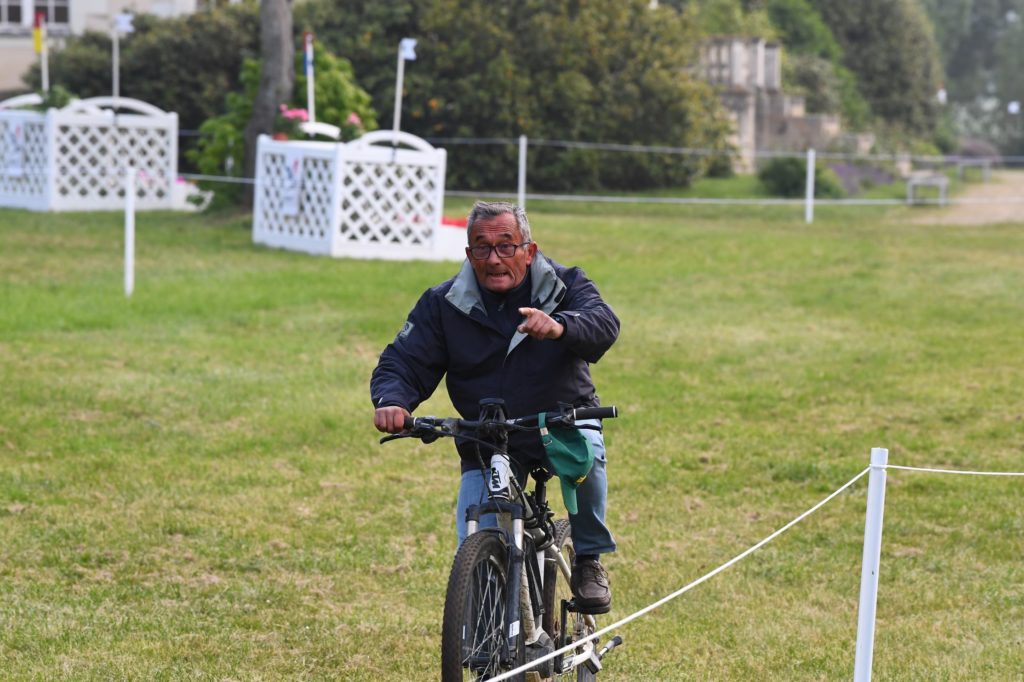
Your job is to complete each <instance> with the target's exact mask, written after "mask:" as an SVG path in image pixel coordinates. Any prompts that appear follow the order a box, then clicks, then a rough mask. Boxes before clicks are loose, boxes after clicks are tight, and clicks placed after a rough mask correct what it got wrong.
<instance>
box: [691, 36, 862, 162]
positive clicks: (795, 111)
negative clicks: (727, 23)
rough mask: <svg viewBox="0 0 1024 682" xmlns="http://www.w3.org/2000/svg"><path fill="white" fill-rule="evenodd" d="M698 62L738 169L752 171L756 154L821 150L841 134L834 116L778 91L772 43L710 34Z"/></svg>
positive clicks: (777, 59) (776, 49) (778, 53)
mask: <svg viewBox="0 0 1024 682" xmlns="http://www.w3.org/2000/svg"><path fill="white" fill-rule="evenodd" d="M700 65H701V70H702V72H703V77H704V79H705V80H706V81H707V82H708V83H710V84H711V85H713V86H715V89H716V90H717V91H718V94H719V97H720V98H721V100H722V103H723V104H724V105H725V107H726V108H727V109H728V111H729V113H730V117H731V118H732V121H733V137H732V140H731V141H732V143H733V145H734V146H735V148H736V149H737V151H738V153H739V159H738V162H737V166H738V167H737V168H736V170H738V171H741V172H752V171H754V170H756V168H755V165H756V161H757V154H758V152H764V151H803V150H805V149H807V148H808V147H814V148H816V149H822V148H825V147H827V146H828V145H829V144H830V143H832V142H833V141H835V140H836V139H837V138H838V137H839V136H840V134H841V132H842V131H841V128H840V123H839V117H838V116H834V115H830V114H807V113H806V112H805V110H804V98H803V97H799V96H793V95H787V94H786V93H784V92H783V91H782V48H781V46H780V45H779V44H778V43H772V42H766V41H764V40H762V39H760V38H738V37H720V38H714V39H712V40H709V41H708V42H706V43H705V44H704V45H703V46H702V48H701V60H700Z"/></svg>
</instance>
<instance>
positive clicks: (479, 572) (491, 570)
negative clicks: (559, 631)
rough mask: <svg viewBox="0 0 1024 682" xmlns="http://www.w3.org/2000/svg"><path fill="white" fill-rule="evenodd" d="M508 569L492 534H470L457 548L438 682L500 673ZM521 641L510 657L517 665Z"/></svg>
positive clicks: (446, 604) (462, 681) (501, 547)
mask: <svg viewBox="0 0 1024 682" xmlns="http://www.w3.org/2000/svg"><path fill="white" fill-rule="evenodd" d="M507 570H508V554H507V552H506V550H505V545H504V544H503V543H502V541H501V539H500V538H499V537H498V535H497V534H495V533H488V532H480V533H474V534H473V535H470V536H469V537H468V538H466V540H465V542H463V543H462V546H461V547H460V548H459V551H458V553H457V554H456V555H455V561H454V562H453V563H452V572H451V576H450V577H449V578H448V593H447V595H446V596H445V601H444V625H443V626H442V629H441V680H442V682H465V681H466V680H485V679H488V678H490V677H493V676H495V675H497V674H498V673H500V672H502V670H503V668H502V665H501V653H502V645H503V643H504V640H505V629H506V625H505V620H506V616H505V606H506V604H507V603H508V600H507V598H506V597H507V594H508V590H509V588H510V586H509V585H508V575H507ZM519 641H520V645H519V646H518V647H517V651H515V652H513V656H512V662H513V664H514V665H515V666H519V665H521V664H522V662H523V660H524V653H525V652H524V649H523V646H522V639H521V638H520V640H519ZM505 669H507V668H505ZM522 679H524V678H523V676H517V677H515V678H513V680H522Z"/></svg>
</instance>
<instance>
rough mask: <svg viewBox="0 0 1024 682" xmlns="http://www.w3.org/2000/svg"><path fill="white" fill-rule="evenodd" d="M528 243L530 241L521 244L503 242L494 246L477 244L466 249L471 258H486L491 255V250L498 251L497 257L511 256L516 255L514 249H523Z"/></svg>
mask: <svg viewBox="0 0 1024 682" xmlns="http://www.w3.org/2000/svg"><path fill="white" fill-rule="evenodd" d="M530 243H531V242H523V243H522V244H511V243H508V242H506V243H504V244H495V245H494V246H491V245H490V244H480V245H478V246H470V247H469V249H468V250H469V255H470V256H471V257H472V258H473V260H487V259H488V258H490V257H491V251H492V250H493V251H497V252H498V258H511V257H512V256H514V255H516V249H518V248H524V249H525V248H526V247H527V246H528V245H529V244H530Z"/></svg>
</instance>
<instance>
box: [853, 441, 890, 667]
mask: <svg viewBox="0 0 1024 682" xmlns="http://www.w3.org/2000/svg"><path fill="white" fill-rule="evenodd" d="M888 463H889V451H888V450H887V449H885V448H872V449H871V472H870V473H869V474H868V508H867V515H866V518H865V521H864V557H863V562H862V567H861V574H860V606H859V607H858V609H857V657H856V661H855V662H854V667H853V680H854V682H870V680H871V657H872V654H873V653H874V645H875V605H876V604H877V601H878V568H879V563H880V561H881V556H882V513H883V512H884V511H885V467H886V465H887V464H888Z"/></svg>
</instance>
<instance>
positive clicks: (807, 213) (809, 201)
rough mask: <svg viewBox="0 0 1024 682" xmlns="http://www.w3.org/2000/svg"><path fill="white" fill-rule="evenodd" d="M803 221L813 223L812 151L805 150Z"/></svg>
mask: <svg viewBox="0 0 1024 682" xmlns="http://www.w3.org/2000/svg"><path fill="white" fill-rule="evenodd" d="M804 220H805V221H806V222H807V224H808V225H809V224H811V223H813V222H814V149H813V148H811V149H808V150H807V198H806V200H805V202H804Z"/></svg>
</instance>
